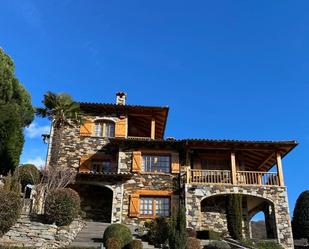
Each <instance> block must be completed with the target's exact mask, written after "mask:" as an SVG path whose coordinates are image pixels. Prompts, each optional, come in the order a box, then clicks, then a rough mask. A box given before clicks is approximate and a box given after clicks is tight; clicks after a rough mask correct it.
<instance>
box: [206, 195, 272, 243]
mask: <svg viewBox="0 0 309 249" xmlns="http://www.w3.org/2000/svg"><path fill="white" fill-rule="evenodd" d="M230 195H231V194H226V195H224V194H222V195H220V194H219V195H213V196H210V197H206V198H204V199H203V200H202V201H201V230H212V231H216V232H219V233H222V234H223V235H225V234H226V235H227V234H228V229H227V219H226V208H227V207H226V203H227V200H228V197H229V196H230ZM256 219H263V221H264V232H262V234H263V238H265V239H274V238H276V237H277V235H276V222H275V212H274V205H273V203H272V202H270V201H269V200H267V199H264V198H262V197H257V196H251V195H244V194H242V226H243V236H244V237H245V238H255V236H256V233H253V231H252V226H251V225H252V222H251V221H252V220H253V221H255V220H256ZM260 223H261V224H263V222H260ZM254 225H255V224H254ZM253 229H255V227H254V228H253Z"/></svg>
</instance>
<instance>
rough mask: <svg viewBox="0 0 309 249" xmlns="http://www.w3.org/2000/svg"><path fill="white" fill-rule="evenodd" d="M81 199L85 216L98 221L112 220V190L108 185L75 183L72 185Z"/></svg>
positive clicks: (108, 221)
mask: <svg viewBox="0 0 309 249" xmlns="http://www.w3.org/2000/svg"><path fill="white" fill-rule="evenodd" d="M71 188H73V189H74V190H76V191H77V192H78V194H79V196H80V199H81V209H82V211H84V212H85V216H86V217H85V218H86V219H89V220H92V221H98V222H106V223H111V222H112V209H113V190H112V189H111V188H109V187H108V186H99V185H93V184H86V183H85V184H84V183H80V184H78V183H77V184H75V185H74V186H72V187H71Z"/></svg>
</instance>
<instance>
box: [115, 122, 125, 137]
mask: <svg viewBox="0 0 309 249" xmlns="http://www.w3.org/2000/svg"><path fill="white" fill-rule="evenodd" d="M126 134H127V119H126V118H120V119H118V120H117V121H116V125H115V137H126Z"/></svg>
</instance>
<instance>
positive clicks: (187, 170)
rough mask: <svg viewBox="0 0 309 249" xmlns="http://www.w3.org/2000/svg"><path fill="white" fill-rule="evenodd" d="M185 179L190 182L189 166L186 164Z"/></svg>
mask: <svg viewBox="0 0 309 249" xmlns="http://www.w3.org/2000/svg"><path fill="white" fill-rule="evenodd" d="M186 178H187V179H186V180H187V184H189V183H190V167H188V166H187V168H186Z"/></svg>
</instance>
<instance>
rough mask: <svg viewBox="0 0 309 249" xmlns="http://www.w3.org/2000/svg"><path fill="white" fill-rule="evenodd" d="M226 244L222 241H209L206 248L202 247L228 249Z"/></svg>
mask: <svg viewBox="0 0 309 249" xmlns="http://www.w3.org/2000/svg"><path fill="white" fill-rule="evenodd" d="M230 248H231V247H230V246H229V244H228V243H226V242H224V241H219V240H217V241H211V242H210V243H209V244H208V245H207V246H205V247H204V249H230Z"/></svg>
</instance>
